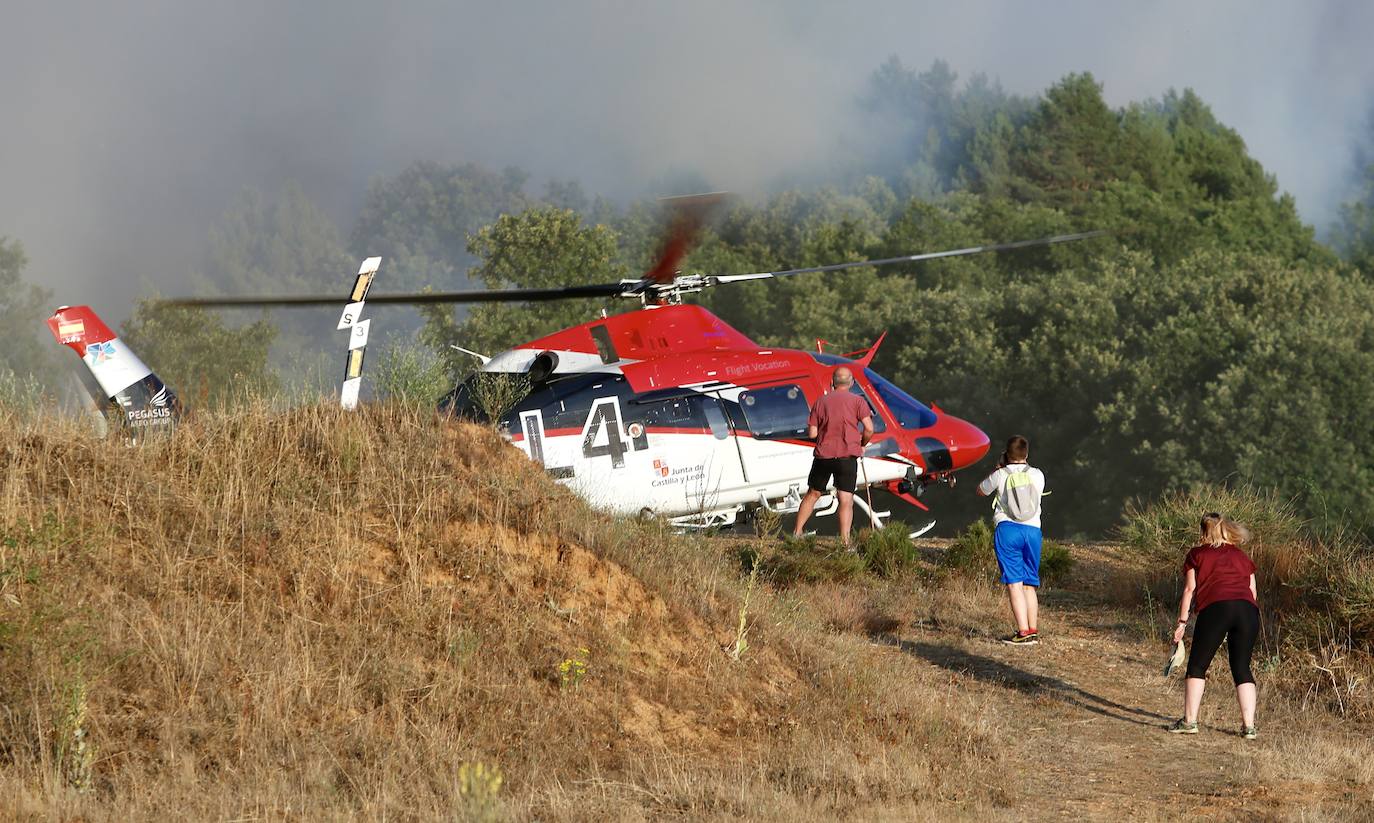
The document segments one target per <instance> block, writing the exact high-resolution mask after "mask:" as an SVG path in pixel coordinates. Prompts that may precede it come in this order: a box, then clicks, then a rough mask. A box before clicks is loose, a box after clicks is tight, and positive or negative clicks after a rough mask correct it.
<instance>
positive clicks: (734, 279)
mask: <svg viewBox="0 0 1374 823" xmlns="http://www.w3.org/2000/svg"><path fill="white" fill-rule="evenodd" d="M1108 234H1112V232H1111V231H1109V230H1107V229H1099V230H1097V231H1085V232H1079V233H1077V234H1059V235H1055V236H1054V237H1041V238H1038V239H1036V240H1016V241H1014V242H1011V243H993V244H990V245H986V246H970V247H969V248H966V249H951V250H949V251H933V252H927V253H925V254H909V255H906V256H905V257H887V258H884V259H882V260H860V261H858V262H855V263H832V264H830V265H828V266H811V267H809V268H805V269H787V270H785V271H761V272H754V273H752V274H718V275H712V276H710V277H708V278H707V279H708V280H709V281H710V282H711V284H713V285H715V284H720V283H740V282H743V281H745V280H763V279H766V278H770V277H791V276H792V275H794V274H817V273H820V272H829V271H843V270H845V269H857V268H861V267H863V266H891V265H894V264H896V263H916V262H919V261H921V260H936V259H939V258H944V257H963V256H966V255H970V254H985V253H987V252H995V251H1012V250H1013V249H1027V248H1031V247H1033V246H1052V245H1054V244H1055V243H1071V242H1073V241H1075V240H1087V239H1089V238H1091V237H1103V236H1105V235H1108Z"/></svg>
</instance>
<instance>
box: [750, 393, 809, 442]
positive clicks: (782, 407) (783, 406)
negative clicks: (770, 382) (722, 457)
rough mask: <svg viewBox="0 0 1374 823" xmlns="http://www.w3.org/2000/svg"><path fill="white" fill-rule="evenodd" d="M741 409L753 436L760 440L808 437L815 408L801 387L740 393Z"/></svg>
mask: <svg viewBox="0 0 1374 823" xmlns="http://www.w3.org/2000/svg"><path fill="white" fill-rule="evenodd" d="M739 407H740V411H741V412H743V413H744V421H745V423H746V424H747V425H748V427H749V431H750V433H752V434H753V435H754V437H756V438H758V439H761V440H774V439H778V438H784V437H789V438H805V437H806V420H807V418H808V417H810V416H811V409H810V407H809V406H807V405H806V395H804V394H802V390H801V387H800V386H793V385H788V386H769V387H768V388H766V389H751V390H749V391H745V392H740V396H739Z"/></svg>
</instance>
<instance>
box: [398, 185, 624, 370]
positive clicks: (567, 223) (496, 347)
mask: <svg viewBox="0 0 1374 823" xmlns="http://www.w3.org/2000/svg"><path fill="white" fill-rule="evenodd" d="M468 251H469V253H471V254H472V255H473V256H474V257H476V258H477V259H478V260H480V261H481V262H480V264H479V265H478V266H477V267H476V268H475V269H474V270H473V276H474V278H475V279H480V280H481V281H482V282H483V283H485V284H486V286H487V287H488V288H502V287H520V288H546V287H552V286H580V285H585V284H587V283H605V282H614V281H616V280H620V279H623V278H625V277H626V276H627V272H628V270H627V268H626V267H625V266H624V265H623V264H620V263H618V262H616V258H617V255H618V249H617V245H616V234H615V232H614V231H612V230H611V229H610V228H609V227H607V226H603V225H596V226H584V225H583V224H582V221H581V219H580V218H579V217H578V215H577V213H576V212H573V211H571V210H568V209H559V208H552V207H544V208H536V209H530V210H528V211H525V212H522V213H520V214H513V215H511V214H508V215H502V216H501V217H499V218H497V220H496V222H494V223H493V224H492V225H490V226H487V227H486V228H483V229H481V230H479V231H478V232H477V233H476V234H475V235H473V236H472V238H471V239H470V240H469V242H468ZM603 307H604V308H610V309H615V310H620V311H624V310H627V309H630V308H633V306H630V305H607V304H606V303H605V301H604V300H601V299H589V300H564V301H558V302H553V303H535V304H501V303H495V304H483V305H481V306H478V307H475V308H473V309H472V311H471V313H470V314H469V315H468V316H467V319H465V320H463V321H461V322H459V321H457V320H455V319H454V316H453V312H452V310H450V309H448V308H442V307H441V308H438V309H430V310H426V311H425V312H424V314H425V317H426V324H425V329H424V332H423V339H424V340H425V342H426V343H428V344H430V345H431V346H433V347H434V348H435V350H436V351H437V352H438V353H439V354H440V355H441V356H442V357H444V358H446V359H447V360H448V361H449V363H450V370H451V372H453V373H454V375H455V376H457V375H460V374H462V373H463V372H466V371H468V370H469V369H470V368H471V366H472V359H471V358H470V357H468V356H467V355H463V354H461V353H458V352H455V351H453V350H452V349H451V348H449V346H450V345H452V344H456V345H460V346H463V347H464V348H468V349H472V350H474V351H480V352H483V353H485V354H492V353H494V352H498V351H504V350H505V349H508V348H510V347H511V346H513V345H516V344H519V343H523V342H526V341H528V340H532V339H535V338H538V337H541V336H543V335H546V334H549V333H551V332H554V331H557V330H558V329H561V328H564V327H567V326H571V325H576V324H578V323H584V322H586V321H588V320H591V319H592V318H593V317H595V316H597V313H598V311H599V310H600V309H601V308H603Z"/></svg>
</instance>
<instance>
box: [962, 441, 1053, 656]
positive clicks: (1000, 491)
mask: <svg viewBox="0 0 1374 823" xmlns="http://www.w3.org/2000/svg"><path fill="white" fill-rule="evenodd" d="M1029 456H1030V441H1028V440H1026V438H1024V437H1022V436H1021V435H1019V434H1017V435H1013V436H1012V437H1011V438H1010V439H1008V440H1007V448H1006V451H1004V452H1002V461H1001V462H1000V463H998V464H997V470H996V471H994V472H993V473H992V474H990V475H988V476H987V478H986V479H984V480H983V482H982V483H979V484H978V494H979V495H981V496H987V495H989V494H994V493H995V494H996V495H997V496H996V497H995V498H994V499H993V505H992V512H993V514H992V522H993V524H994V530H993V538H992V545H993V549H994V550H995V551H996V553H997V567H998V568H999V569H1000V570H1001V571H1002V582H1003V583H1005V584H1006V586H1007V600H1008V601H1009V602H1010V603H1011V614H1012V617H1013V618H1015V620H1016V633H1015V634H1013V635H1011V636H1010V637H1007V638H1004V639H1003V640H1002V642H1003V643H1010V644H1011V645H1013V646H1033V645H1035V644H1036V643H1039V642H1040V633H1039V631H1038V630H1037V629H1036V624H1037V622H1038V618H1039V611H1040V604H1039V599H1038V598H1037V596H1036V589H1037V588H1038V587H1039V586H1040V545H1041V530H1040V498H1041V496H1042V495H1043V494H1044V493H1045V474H1044V472H1042V471H1040V470H1039V469H1037V468H1035V467H1034V466H1031V465H1030V464H1029V463H1027V462H1026V458H1027V457H1029Z"/></svg>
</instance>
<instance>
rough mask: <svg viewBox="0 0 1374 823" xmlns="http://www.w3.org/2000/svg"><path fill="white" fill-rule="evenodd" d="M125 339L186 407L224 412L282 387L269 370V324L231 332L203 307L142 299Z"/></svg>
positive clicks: (271, 332) (127, 325)
mask: <svg viewBox="0 0 1374 823" xmlns="http://www.w3.org/2000/svg"><path fill="white" fill-rule="evenodd" d="M121 336H122V337H123V338H124V342H125V343H127V344H128V345H129V347H130V348H132V349H133V350H134V351H135V352H137V353H138V355H139V358H140V359H142V360H143V362H145V363H147V364H148V366H149V368H151V369H152V370H153V371H154V372H156V373H157V375H158V376H159V377H161V378H162V380H163V382H165V383H167V384H168V385H169V386H171V387H172V390H173V391H175V392H177V393H178V394H179V395H180V396H181V399H182V400H183V401H184V402H185V403H186V404H187V405H188V406H193V407H198V408H222V407H225V406H229V405H232V404H234V403H235V402H237V401H240V400H243V399H245V398H248V397H253V396H262V395H269V394H271V393H272V392H273V391H275V390H276V389H277V387H278V385H279V381H278V378H277V376H276V375H275V374H274V373H273V372H272V371H271V370H270V369H269V368H268V365H267V353H268V350H269V349H270V348H271V346H272V340H273V338H274V337H275V336H276V329H275V327H273V325H272V324H271V323H269V322H267V321H266V320H260V321H258V322H256V323H252V324H249V325H247V326H243V327H241V328H230V327H229V326H227V325H225V323H224V321H223V319H221V318H220V317H219V316H217V315H214V314H211V313H210V312H208V311H206V310H205V309H202V308H194V307H189V308H188V307H181V306H169V305H166V304H165V303H160V302H158V301H156V300H143V301H140V302H139V303H138V304H137V306H135V308H134V313H133V316H132V317H130V318H129V321H128V322H127V323H125V324H124V332H123V334H122V335H121Z"/></svg>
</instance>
